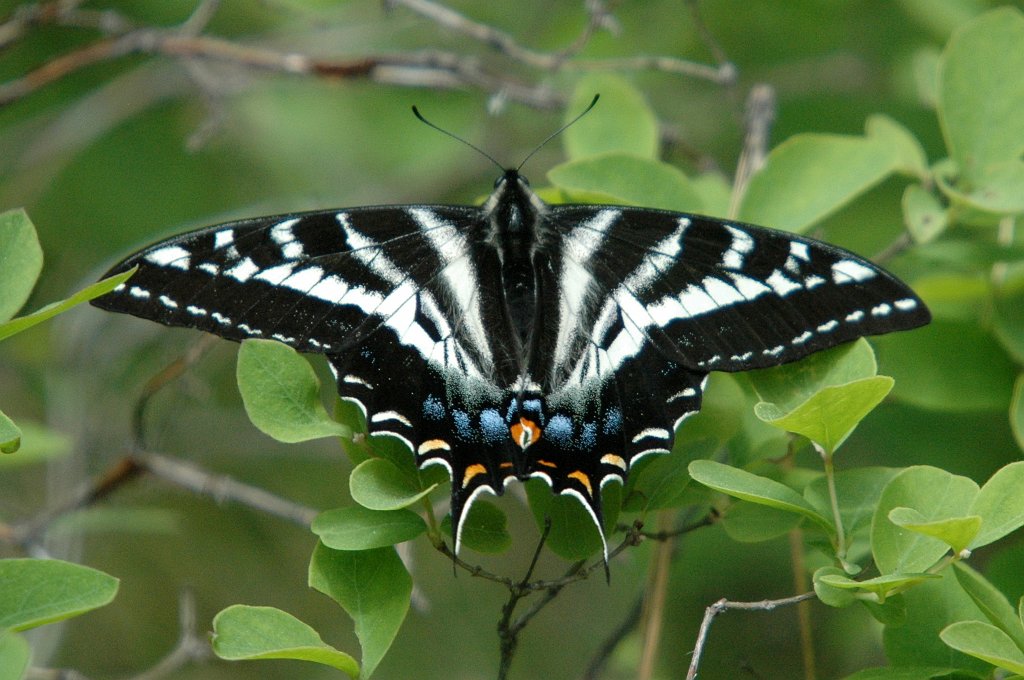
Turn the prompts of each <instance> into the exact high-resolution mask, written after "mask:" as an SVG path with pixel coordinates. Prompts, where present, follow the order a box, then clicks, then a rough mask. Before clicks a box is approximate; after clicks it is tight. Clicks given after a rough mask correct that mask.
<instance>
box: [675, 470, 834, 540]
mask: <svg viewBox="0 0 1024 680" xmlns="http://www.w3.org/2000/svg"><path fill="white" fill-rule="evenodd" d="M689 470H690V477H692V478H693V479H694V480H696V481H698V482H700V483H701V484H703V485H704V486H707V487H710V488H712V489H714V490H715V491H721V492H722V493H725V494H728V495H730V496H733V497H735V498H739V499H741V500H744V501H750V502H751V503H757V504H759V505H767V506H768V507H771V508H776V509H778V510H786V511H787V512H795V513H797V514H799V515H803V516H804V517H806V518H808V519H810V520H811V521H813V522H815V523H816V524H818V525H819V526H820V527H822V528H823V529H825V531H827V532H828V533H829V534H830V535H831V534H834V533H835V529H834V528H833V526H832V522H831V521H830V520H829V519H828V518H826V517H824V516H823V515H820V514H818V511H817V510H815V509H814V507H813V506H811V504H810V503H808V502H807V501H806V500H804V498H803V496H801V495H800V494H798V493H797V492H796V491H794V490H793V489H791V488H789V487H788V486H785V485H784V484H780V483H779V482H776V481H775V480H774V479H768V478H767V477H761V476H759V475H755V474H752V473H750V472H747V471H746V470H740V469H739V468H734V467H732V466H730V465H723V464H722V463H718V462H715V461H713V460H695V461H693V462H692V463H690V467H689Z"/></svg>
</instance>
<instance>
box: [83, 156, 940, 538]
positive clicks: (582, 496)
mask: <svg viewBox="0 0 1024 680" xmlns="http://www.w3.org/2000/svg"><path fill="white" fill-rule="evenodd" d="M132 267H138V271H137V272H136V273H135V274H134V275H133V276H132V277H131V279H129V280H128V281H127V282H126V283H123V284H121V285H120V286H119V287H118V288H116V289H115V290H114V291H113V292H111V293H109V294H107V295H105V296H103V297H100V298H98V299H97V300H94V301H93V304H94V305H96V306H97V307H100V308H103V309H106V310H110V311H114V312H123V313H128V314H133V315H135V316H138V317H143V318H146V319H152V320H154V321H158V322H160V323H162V324H167V325H169V326H187V327H190V328H196V329H199V330H203V331H207V332H209V333H213V334H215V335H218V336H221V337H223V338H227V339H229V340H236V341H241V340H245V339H247V338H271V339H275V340H278V341H280V342H282V343H285V344H286V345H290V346H291V347H293V348H295V349H297V350H299V351H302V352H310V353H317V354H323V355H325V356H326V358H327V361H328V363H329V365H330V367H331V370H332V372H333V374H334V376H335V377H336V379H337V384H338V393H339V395H340V396H341V397H342V398H343V399H346V400H350V401H352V402H354V403H355V404H357V405H358V406H359V408H360V409H361V410H362V412H363V414H364V415H365V417H366V423H367V427H368V429H369V432H370V433H371V434H376V435H389V436H392V437H395V438H397V439H398V440H400V441H401V442H403V443H404V444H405V445H406V446H407V447H408V448H409V450H410V451H411V453H412V455H413V456H415V460H416V463H417V465H418V466H419V467H420V468H425V467H427V466H432V465H439V466H441V467H443V468H445V469H446V470H447V472H448V473H449V476H450V478H451V516H452V527H453V534H454V542H455V551H456V552H458V550H459V547H460V545H461V541H462V531H463V526H464V521H465V518H466V516H467V512H468V511H469V509H470V507H471V506H472V504H473V502H474V501H475V500H476V499H477V498H478V497H479V496H480V494H482V493H484V492H487V493H491V494H497V495H501V494H502V493H503V491H504V489H505V487H506V485H508V484H509V483H510V482H512V481H514V480H526V479H530V478H540V479H542V480H544V481H545V482H547V484H548V485H550V487H551V488H552V490H553V491H554V492H555V493H558V494H565V495H569V496H573V497H575V498H577V499H578V500H579V501H580V502H581V503H582V505H583V507H584V508H585V509H586V510H587V512H588V514H589V516H590V517H591V519H592V520H593V522H594V524H595V525H596V526H597V528H598V531H599V532H600V533H601V535H602V540H604V539H603V531H602V530H601V528H602V524H601V522H602V506H601V491H602V488H603V487H604V486H605V485H606V484H607V483H609V482H611V481H612V480H616V481H618V482H620V483H624V482H625V480H626V478H627V475H628V474H629V472H630V470H631V469H632V468H633V467H634V466H635V465H636V463H637V461H638V460H640V459H641V458H643V457H645V456H648V455H652V454H658V453H666V452H668V451H669V450H670V449H671V448H672V445H673V440H674V437H675V431H676V429H677V428H678V427H679V426H680V424H681V423H682V422H683V421H684V420H685V419H686V418H688V417H690V416H692V415H693V414H695V413H697V412H698V411H699V410H700V407H701V397H702V393H703V389H704V386H705V383H706V380H707V376H708V374H709V373H710V372H711V371H745V370H749V369H756V368H764V367H769V366H776V365H779V364H784V363H787V362H791V361H795V360H797V359H800V358H802V357H806V356H807V355H809V354H811V353H813V352H817V351H819V350H823V349H826V348H830V347H833V346H836V345H839V344H841V343H845V342H848V341H851V340H853V339H856V338H859V337H862V336H865V335H875V334H881V333H888V332H891V331H898V330H904V329H910V328H914V327H916V326H921V325H923V324H925V323H928V321H929V320H930V315H929V312H928V309H927V308H926V306H925V305H924V303H923V302H922V301H921V300H920V299H919V298H918V297H917V296H916V295H915V294H914V292H913V291H912V290H911V289H910V288H909V287H908V286H907V285H906V284H904V283H903V282H901V281H899V280H898V279H896V278H895V277H894V276H892V275H891V274H889V273H887V272H886V271H884V270H883V269H881V268H879V267H877V266H876V265H874V264H872V263H871V262H869V261H868V260H866V259H864V258H861V257H859V256H857V255H855V254H853V253H851V252H849V251H847V250H844V249H842V248H838V247H835V246H832V245H829V244H827V243H823V242H821V241H816V240H813V239H810V238H805V237H802V236H797V235H794V234H791V233H785V232H781V231H774V230H771V229H766V228H763V227H758V226H753V225H750V224H743V223H740V222H735V221H732V220H722V219H717V218H713V217H706V216H702V215H695V214H686V213H678V212H669V211H664V210H655V209H650V208H641V207H626V206H611V205H583V204H579V205H549V204H547V203H545V202H544V201H542V200H541V199H540V198H539V197H538V196H537V194H536V193H534V191H533V190H532V189H531V188H530V186H529V183H528V182H527V180H526V178H525V177H523V176H522V175H521V174H520V173H519V171H518V170H517V169H510V170H505V171H504V172H503V174H502V175H501V176H500V177H498V179H497V181H496V182H495V185H494V191H493V193H492V194H491V195H490V197H489V198H488V199H487V200H486V202H485V203H484V204H483V205H481V206H468V205H383V206H373V207H359V208H349V209H337V210H319V211H315V212H304V213H295V214H287V215H276V216H267V217H257V218H253V219H246V220H240V221H236V222H227V223H224V224H218V225H215V226H211V227H207V228H205V229H200V230H198V231H193V232H189V233H186V234H182V235H179V236H175V237H173V238H170V239H167V240H164V241H161V242H159V243H156V244H154V245H151V246H149V247H148V248H145V249H143V250H141V251H139V252H137V253H135V254H134V255H131V256H130V257H128V258H126V259H125V260H123V261H122V262H120V263H118V264H117V265H115V266H114V267H113V268H112V269H111V271H110V272H109V273H108V275H111V274H116V273H120V272H123V271H125V270H128V269H130V268H132ZM605 555H606V556H607V544H605Z"/></svg>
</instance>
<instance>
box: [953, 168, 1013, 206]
mask: <svg viewBox="0 0 1024 680" xmlns="http://www.w3.org/2000/svg"><path fill="white" fill-rule="evenodd" d="M971 179H972V180H973V185H972V186H971V187H970V188H969V190H967V191H966V192H963V191H958V192H956V193H955V194H953V195H954V197H955V198H956V199H959V201H960V202H962V203H963V204H965V205H967V206H969V207H971V208H974V209H976V210H982V211H986V212H991V213H1019V212H1021V211H1024V162H1022V161H1020V160H1010V161H1004V162H1002V163H993V164H992V165H988V166H986V167H985V168H983V169H981V170H979V171H978V172H977V173H975V175H974V177H972V178H971ZM940 186H941V184H940Z"/></svg>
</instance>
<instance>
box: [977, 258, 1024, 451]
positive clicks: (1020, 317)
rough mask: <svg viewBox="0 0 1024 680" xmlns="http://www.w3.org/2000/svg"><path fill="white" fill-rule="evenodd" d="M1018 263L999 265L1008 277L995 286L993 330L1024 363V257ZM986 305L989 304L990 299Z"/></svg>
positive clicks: (1011, 353) (1005, 346)
mask: <svg viewBox="0 0 1024 680" xmlns="http://www.w3.org/2000/svg"><path fill="white" fill-rule="evenodd" d="M1017 260H1018V261H1017V262H1016V263H1014V264H1011V265H1009V266H1005V265H1001V266H1000V268H1002V269H1003V271H1004V272H1005V276H1003V277H1001V278H999V279H997V282H996V283H995V285H994V286H993V287H992V293H991V294H992V298H993V299H992V302H993V303H994V304H993V312H994V313H993V317H992V330H993V332H994V333H995V336H996V338H998V339H999V342H1000V343H1001V344H1002V346H1003V347H1004V348H1006V351H1007V352H1009V353H1010V356H1012V357H1013V358H1014V360H1015V361H1017V363H1024V255H1021V256H1019V257H1018V258H1017ZM1003 261H1004V262H1005V260H1003ZM1003 267H1005V268H1003ZM983 302H984V303H985V304H986V305H987V304H988V297H987V296H986V298H985V299H984V301H983ZM1022 448H1024V447H1022Z"/></svg>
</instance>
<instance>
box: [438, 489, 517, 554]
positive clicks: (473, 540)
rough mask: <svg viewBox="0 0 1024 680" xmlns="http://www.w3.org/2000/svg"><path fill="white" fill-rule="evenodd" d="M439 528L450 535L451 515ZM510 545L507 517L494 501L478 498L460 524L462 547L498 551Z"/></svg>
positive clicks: (480, 550) (484, 551) (506, 548)
mask: <svg viewBox="0 0 1024 680" xmlns="http://www.w3.org/2000/svg"><path fill="white" fill-rule="evenodd" d="M441 529H442V530H443V531H444V532H445V533H447V534H448V535H449V536H451V535H452V516H451V515H448V516H446V517H445V518H444V521H443V522H442V523H441ZM510 545H512V534H510V533H509V532H508V517H506V516H505V513H504V512H502V511H501V508H499V507H498V506H497V505H495V504H494V503H488V502H487V501H481V500H478V501H476V502H475V503H473V505H472V506H470V508H469V514H468V515H467V516H466V519H465V521H464V522H463V524H462V547H463V548H469V549H471V550H475V551H477V552H480V553H500V552H504V551H506V550H508V547H509V546H510Z"/></svg>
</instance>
